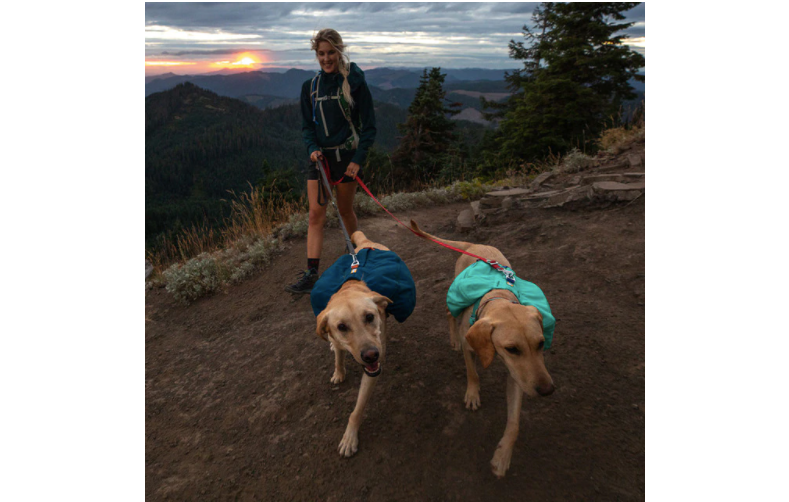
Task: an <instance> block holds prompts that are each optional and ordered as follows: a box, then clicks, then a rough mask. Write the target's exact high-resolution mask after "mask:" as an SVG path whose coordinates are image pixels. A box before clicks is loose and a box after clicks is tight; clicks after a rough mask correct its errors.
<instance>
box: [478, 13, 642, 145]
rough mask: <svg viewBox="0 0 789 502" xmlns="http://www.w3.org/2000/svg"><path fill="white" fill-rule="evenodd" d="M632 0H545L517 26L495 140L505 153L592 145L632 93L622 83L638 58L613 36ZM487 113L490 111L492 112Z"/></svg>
mask: <svg viewBox="0 0 789 502" xmlns="http://www.w3.org/2000/svg"><path fill="white" fill-rule="evenodd" d="M636 5H638V3H637V2H593V3H576V2H573V3H559V2H544V3H543V4H542V5H541V7H540V8H538V9H536V10H535V12H534V15H533V16H532V21H533V24H534V28H532V29H530V28H529V27H528V26H524V27H523V31H524V37H525V39H526V42H527V44H528V45H525V44H524V43H523V42H515V41H511V42H510V44H509V48H510V57H511V58H513V59H517V60H522V61H523V68H522V69H521V70H518V71H516V72H514V73H512V74H510V75H508V76H507V80H508V81H509V82H510V85H511V87H512V88H513V90H515V91H516V92H515V94H513V96H512V97H511V98H510V99H509V100H508V102H507V104H506V106H505V108H503V109H500V110H499V112H498V115H499V116H501V117H503V119H502V122H501V128H500V132H499V137H498V141H497V144H498V146H499V151H500V152H501V153H502V154H503V155H504V156H506V157H510V158H518V159H524V160H533V159H535V158H539V157H543V156H545V155H547V154H549V153H562V152H565V151H567V150H569V149H570V148H572V147H576V146H577V147H580V148H583V149H592V148H593V146H594V142H595V140H596V139H597V137H598V136H599V134H600V132H601V131H602V129H603V127H604V124H605V120H606V119H608V118H610V117H613V116H615V115H617V114H618V113H619V108H620V105H621V103H622V102H623V101H625V100H628V99H633V98H635V93H634V91H633V88H632V86H631V85H630V84H629V82H628V80H629V79H631V78H637V79H641V78H643V77H640V76H639V75H638V74H637V72H638V70H639V69H640V68H642V67H643V66H644V57H643V56H641V55H640V54H638V53H636V52H633V51H631V50H630V48H629V47H627V46H625V45H622V41H623V39H624V37H623V36H622V35H614V34H615V33H618V32H621V31H622V30H624V29H625V28H627V27H629V26H631V24H632V23H618V22H617V21H622V20H623V19H624V18H625V16H624V15H622V12H624V11H627V10H629V9H632V8H633V7H635V6H636ZM491 115H492V116H495V115H497V113H495V112H494V113H493V114H491Z"/></svg>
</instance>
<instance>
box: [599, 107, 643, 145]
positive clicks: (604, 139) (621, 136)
mask: <svg viewBox="0 0 789 502" xmlns="http://www.w3.org/2000/svg"><path fill="white" fill-rule="evenodd" d="M645 110H646V108H645V104H644V103H643V102H642V103H641V107H640V109H639V110H638V112H637V113H636V115H635V116H634V118H633V121H632V122H631V123H630V124H627V125H626V126H620V127H611V128H609V129H606V130H605V131H603V134H602V135H601V136H600V140H599V145H600V149H601V150H603V151H604V152H606V153H611V154H614V155H617V154H619V153H622V151H623V150H624V148H623V147H625V146H626V145H629V144H630V143H632V142H633V141H637V140H642V139H644V136H645V134H646V112H645Z"/></svg>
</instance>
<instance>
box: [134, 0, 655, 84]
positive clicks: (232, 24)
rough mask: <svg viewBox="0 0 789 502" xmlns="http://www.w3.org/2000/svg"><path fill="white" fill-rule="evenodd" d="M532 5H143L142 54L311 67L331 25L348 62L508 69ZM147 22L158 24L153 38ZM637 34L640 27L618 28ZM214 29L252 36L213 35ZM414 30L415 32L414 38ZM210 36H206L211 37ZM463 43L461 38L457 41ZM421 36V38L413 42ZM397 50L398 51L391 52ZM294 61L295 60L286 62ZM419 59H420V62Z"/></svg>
mask: <svg viewBox="0 0 789 502" xmlns="http://www.w3.org/2000/svg"><path fill="white" fill-rule="evenodd" d="M537 5H539V4H538V3H537V2H507V3H454V2H446V3H380V2H378V3H372V2H364V3H328V2H327V3H301V2H294V3H146V4H145V24H146V30H147V31H148V32H149V37H148V38H147V39H146V42H147V44H146V57H148V56H150V57H159V56H169V57H175V58H185V59H186V58H188V57H189V56H195V57H196V58H197V59H201V58H208V57H210V56H216V55H229V54H233V53H240V52H261V51H269V52H270V54H271V55H281V56H285V54H289V56H285V57H283V62H284V60H285V59H287V60H289V61H303V63H301V64H303V65H307V66H310V67H312V66H313V65H314V64H315V62H314V58H313V57H312V55H311V54H308V52H309V38H310V36H311V34H312V33H314V32H315V31H316V30H317V29H320V28H325V27H332V28H335V29H336V30H338V31H339V32H340V33H341V34H343V36H344V37H345V39H346V42H347V43H348V44H349V46H350V49H351V54H352V57H353V59H354V61H357V62H360V64H361V63H365V62H369V64H376V65H389V66H401V65H409V64H411V63H412V62H413V61H414V60H415V59H419V60H420V61H423V62H424V63H425V64H435V65H437V66H438V65H441V66H444V67H449V66H451V65H454V64H463V65H465V66H477V67H487V68H505V69H506V68H515V67H518V66H519V63H517V62H515V61H513V60H511V59H509V58H508V49H507V44H508V42H509V41H510V40H511V39H514V40H516V41H518V40H522V36H521V35H520V33H521V29H522V27H523V26H524V25H530V24H531V14H532V12H533V11H534V8H535V7H536V6H537ZM625 14H626V16H627V19H626V22H631V21H640V22H641V23H643V21H644V16H645V8H644V4H640V5H638V6H637V7H635V8H634V9H631V10H630V11H628V12H626V13H625ZM154 27H164V29H165V30H167V31H164V32H159V33H160V38H153V36H154V35H155V33H153V31H152V30H153V28H154ZM173 30H182V31H184V32H194V33H197V34H203V35H204V38H202V39H200V38H199V37H197V38H191V39H183V38H181V39H167V38H161V37H162V36H165V35H167V34H171V33H172V32H173ZM624 33H625V34H626V35H628V36H630V37H643V36H644V34H645V27H644V25H643V24H640V25H636V26H632V27H630V28H628V29H627V30H625V31H624ZM220 34H227V35H235V36H244V37H253V38H242V39H231V40H216V37H218V36H220ZM414 34H417V35H414ZM212 37H213V38H212ZM464 37H465V38H468V40H463V38H464ZM420 39H421V40H424V39H428V40H429V42H427V43H420ZM398 49H399V50H398ZM290 64H298V63H290ZM420 64H422V63H420Z"/></svg>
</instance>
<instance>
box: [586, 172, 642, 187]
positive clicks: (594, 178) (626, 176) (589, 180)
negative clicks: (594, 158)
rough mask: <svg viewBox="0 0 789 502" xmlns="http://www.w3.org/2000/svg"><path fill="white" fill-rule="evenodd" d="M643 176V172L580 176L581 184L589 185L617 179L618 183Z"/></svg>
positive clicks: (636, 179)
mask: <svg viewBox="0 0 789 502" xmlns="http://www.w3.org/2000/svg"><path fill="white" fill-rule="evenodd" d="M643 178H644V173H610V174H592V175H589V176H584V177H583V178H581V182H580V184H581V185H591V184H593V183H596V182H598V181H618V182H620V183H623V182H625V183H626V182H630V181H638V180H641V179H643Z"/></svg>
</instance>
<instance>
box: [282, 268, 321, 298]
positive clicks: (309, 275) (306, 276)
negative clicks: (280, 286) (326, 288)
mask: <svg viewBox="0 0 789 502" xmlns="http://www.w3.org/2000/svg"><path fill="white" fill-rule="evenodd" d="M301 274H302V275H301V278H300V279H299V280H298V282H296V284H291V285H289V286H285V291H287V292H288V293H293V294H297V295H304V294H309V293H310V291H312V287H313V286H314V285H315V281H317V280H318V271H317V270H315V269H314V268H311V269H308V270H305V271H304V272H302V273H301Z"/></svg>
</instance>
